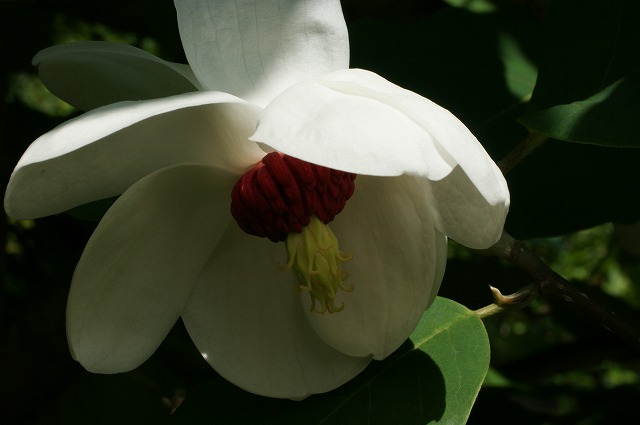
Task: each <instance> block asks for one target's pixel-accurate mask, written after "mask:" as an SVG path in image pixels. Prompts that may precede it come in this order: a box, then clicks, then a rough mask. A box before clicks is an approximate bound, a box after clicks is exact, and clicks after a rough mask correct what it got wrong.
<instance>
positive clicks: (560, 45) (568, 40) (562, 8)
mask: <svg viewBox="0 0 640 425" xmlns="http://www.w3.org/2000/svg"><path fill="white" fill-rule="evenodd" d="M639 19H640V2H637V1H626V0H594V1H582V0H561V1H553V2H550V3H549V11H548V15H547V18H546V20H547V23H548V27H547V32H546V33H545V35H544V37H543V40H544V43H545V44H544V48H543V49H542V53H543V54H542V56H541V58H540V61H539V75H538V81H537V83H536V87H535V89H534V92H533V96H532V99H531V103H530V105H529V108H528V112H527V115H525V116H523V117H521V118H520V119H521V121H522V122H523V123H525V124H526V125H528V126H529V127H530V128H532V129H533V130H536V131H541V132H543V133H545V134H549V135H551V136H552V137H555V138H557V139H560V140H563V141H558V140H551V141H549V142H548V143H546V145H545V146H543V147H542V148H539V149H537V150H536V151H535V152H534V153H533V154H532V155H530V156H529V157H527V158H525V159H524V160H523V161H522V162H521V163H520V164H518V166H517V167H516V168H514V169H513V170H512V171H511V172H510V173H509V175H508V176H507V177H508V183H509V188H510V191H511V195H512V196H511V209H510V211H509V217H508V219H507V231H508V232H509V233H511V234H513V235H514V236H515V237H517V238H521V239H528V238H534V237H544V236H556V235H561V234H566V233H570V232H573V231H576V230H581V229H585V228H588V227H591V226H595V225H598V224H602V223H606V222H609V221H618V222H633V221H637V220H638V219H639V218H640V197H638V196H637V194H638V193H639V191H640V172H639V171H638V161H640V150H638V149H635V148H621V147H623V146H627V147H629V146H635V147H637V146H638V143H639V139H640V132H639V131H638V130H640V127H639V126H640V125H639V124H638V123H637V122H638V119H637V117H638V112H639V107H638V103H637V100H636V99H637V97H638V96H637V93H638V70H639V69H640V54H639V53H638V52H639V51H638V46H640V26H639V25H637V22H638V20H639ZM574 102H578V103H574ZM564 140H570V141H572V143H567V142H565V141H564ZM573 142H581V143H573ZM611 146H615V147H616V148H615V149H612V148H611Z"/></svg>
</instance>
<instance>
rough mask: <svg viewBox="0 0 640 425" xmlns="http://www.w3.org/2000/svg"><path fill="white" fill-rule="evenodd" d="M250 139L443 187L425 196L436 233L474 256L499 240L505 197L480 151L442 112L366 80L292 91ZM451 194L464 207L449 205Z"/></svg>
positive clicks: (359, 74)
mask: <svg viewBox="0 0 640 425" xmlns="http://www.w3.org/2000/svg"><path fill="white" fill-rule="evenodd" d="M251 139H252V140H255V141H257V142H261V143H264V144H266V145H268V146H270V147H272V148H274V149H276V150H279V151H281V152H284V153H286V154H289V155H292V156H295V157H297V158H300V159H303V160H306V161H309V162H313V163H317V164H320V165H324V166H327V167H331V168H335V169H339V170H345V171H350V172H354V173H359V174H370V175H377V176H396V175H401V174H410V175H417V176H422V177H426V178H427V179H429V180H431V181H434V182H438V181H440V180H442V183H436V184H435V185H434V188H433V190H432V191H431V192H432V193H431V196H432V205H431V208H432V209H433V210H434V211H436V212H439V213H438V214H436V215H435V218H436V225H437V227H438V229H439V230H440V231H441V232H443V233H444V234H446V235H447V236H450V237H452V238H453V239H456V240H458V241H459V242H461V243H464V244H467V243H468V244H469V246H470V247H472V248H486V247H488V246H489V245H491V244H492V243H494V242H495V241H497V240H498V238H499V237H500V233H501V231H502V225H503V224H504V218H505V216H506V213H507V210H508V206H509V190H508V188H507V183H506V181H505V179H504V177H503V176H502V174H501V172H500V170H499V169H498V167H497V166H496V164H495V163H494V162H493V160H492V159H491V158H490V157H489V155H488V154H487V153H486V151H485V150H484V148H483V147H482V145H481V144H480V143H479V142H478V140H477V139H476V138H475V137H474V136H473V134H471V132H470V131H469V130H468V129H467V128H466V127H465V126H464V124H462V123H461V122H460V121H459V120H458V119H457V118H456V117H455V116H453V115H452V114H451V113H450V112H449V111H447V110H446V109H444V108H442V107H440V106H438V105H436V104H435V103H433V102H431V101H430V100H428V99H426V98H424V97H422V96H419V95H417V94H416V93H413V92H411V91H408V90H404V89H402V88H400V87H398V86H396V85H394V84H392V83H390V82H388V81H387V80H385V79H383V78H382V77H380V76H378V75H376V74H373V73H371V72H367V71H362V70H344V71H336V72H333V73H331V74H328V75H325V76H323V77H322V78H320V79H318V80H315V81H311V82H307V83H302V84H298V85H296V86H293V87H291V88H290V89H288V90H286V91H285V92H284V93H283V94H282V95H280V96H278V97H277V98H276V99H275V100H274V101H273V102H272V103H270V104H269V105H268V106H267V107H266V109H265V110H264V112H263V114H262V115H261V117H260V123H259V125H258V129H257V131H256V133H255V134H254V135H253V136H252V137H251ZM454 169H458V170H459V171H458V172H457V173H454ZM450 174H454V176H453V179H451V180H447V179H446V177H447V176H449V175H450ZM452 189H455V192H457V193H459V194H462V195H464V196H466V195H469V196H470V199H467V200H465V198H464V196H459V197H456V198H455V199H452V198H453V196H452V195H450V190H452ZM453 201H455V202H453ZM454 210H457V211H456V214H455V215H454V216H452V217H448V216H447V214H450V213H451V212H452V211H454Z"/></svg>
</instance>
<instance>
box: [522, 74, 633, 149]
mask: <svg viewBox="0 0 640 425" xmlns="http://www.w3.org/2000/svg"><path fill="white" fill-rule="evenodd" d="M639 98H640V73H639V72H634V73H632V74H631V75H629V76H628V77H626V78H622V79H620V80H618V81H616V82H615V83H613V84H611V85H609V86H608V87H606V88H605V89H604V90H602V91H600V92H598V93H596V94H595V95H593V96H591V97H589V98H587V99H585V100H583V101H578V102H573V103H570V104H567V105H558V106H554V107H552V108H549V109H544V110H542V111H539V112H534V113H531V114H527V115H525V116H523V117H522V118H521V119H520V122H521V123H522V124H524V125H525V126H526V127H527V128H528V129H529V130H530V131H532V132H538V133H541V134H544V135H547V136H549V137H551V138H554V139H558V140H565V141H568V142H578V143H589V144H595V145H603V146H612V147H640V120H638V117H640V103H638V99H639Z"/></svg>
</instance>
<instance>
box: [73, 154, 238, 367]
mask: <svg viewBox="0 0 640 425" xmlns="http://www.w3.org/2000/svg"><path fill="white" fill-rule="evenodd" d="M234 180H235V177H234V176H233V175H230V174H228V173H225V172H222V171H219V170H216V169H213V168H210V167H206V166H202V165H178V166H174V167H170V168H166V169H163V170H160V171H158V172H156V173H153V174H151V175H149V176H147V177H145V178H144V179H142V180H140V181H139V182H137V183H136V184H135V185H133V186H132V187H131V188H129V189H128V190H127V191H126V192H125V193H124V194H123V195H122V196H121V197H120V198H119V199H118V200H117V201H116V203H115V204H114V205H113V206H112V207H111V209H109V211H108V212H107V214H106V215H105V216H104V218H103V219H102V221H101V222H100V224H99V225H98V228H97V229H96V231H95V232H94V234H93V236H92V237H91V239H90V240H89V243H88V244H87V247H86V248H85V250H84V253H83V254H82V258H81V259H80V262H79V263H78V266H77V268H76V271H75V274H74V277H73V281H72V283H71V290H70V292H69V300H68V303H67V337H68V339H69V346H70V349H71V351H72V353H73V354H74V357H75V358H76V360H78V361H79V362H80V363H81V364H82V365H83V366H84V367H85V368H86V369H87V370H89V371H92V372H99V373H115V372H123V371H127V370H131V369H133V368H135V367H137V366H138V365H140V364H141V363H142V362H143V361H145V360H146V359H147V358H148V357H149V356H150V355H151V354H152V353H153V352H154V351H155V350H156V348H157V347H158V345H160V343H161V342H162V340H163V339H164V337H165V336H166V334H167V333H168V332H169V330H170V329H171V327H172V326H173V324H174V323H175V321H176V320H177V319H178V317H179V316H180V313H181V312H182V309H183V307H184V305H185V304H186V302H187V299H188V298H189V294H190V293H191V289H192V287H193V283H194V282H195V280H196V278H197V277H198V274H199V273H200V271H201V270H202V268H203V267H204V265H205V264H206V262H207V259H208V258H209V256H210V254H211V250H212V249H213V247H214V246H215V244H216V243H217V241H218V239H219V237H220V236H221V234H222V232H223V231H224V229H225V228H226V227H227V225H228V221H227V220H228V209H229V202H230V201H229V199H230V198H229V192H230V190H231V187H232V185H233V183H234Z"/></svg>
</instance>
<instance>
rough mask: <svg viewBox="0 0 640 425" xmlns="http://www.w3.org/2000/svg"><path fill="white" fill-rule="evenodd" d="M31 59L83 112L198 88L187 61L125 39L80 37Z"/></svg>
mask: <svg viewBox="0 0 640 425" xmlns="http://www.w3.org/2000/svg"><path fill="white" fill-rule="evenodd" d="M33 64H34V65H35V66H37V67H38V72H39V74H40V79H41V80H42V82H43V83H44V84H45V85H46V86H47V88H49V90H51V91H52V92H53V94H55V95H56V96H58V97H59V98H61V99H63V100H65V101H66V102H68V103H70V104H72V105H73V106H75V107H77V108H79V109H81V110H83V111H88V110H90V109H94V108H97V107H99V106H104V105H108V104H110V103H114V102H120V101H123V100H145V99H154V98H158V97H166V96H173V95H176V94H182V93H187V92H191V91H195V90H197V89H198V88H199V87H200V83H199V82H198V80H197V79H196V78H195V75H194V74H193V72H192V71H191V68H189V66H188V65H183V64H178V63H173V62H167V61H164V60H162V59H160V58H157V57H155V56H153V55H152V54H150V53H147V52H145V51H144V50H141V49H137V48H135V47H133V46H128V45H126V44H118V43H110V42H98V41H85V42H77V43H71V44H64V45H60V46H54V47H49V48H47V49H44V50H42V51H40V52H39V53H38V54H37V55H36V56H35V57H34V58H33Z"/></svg>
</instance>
